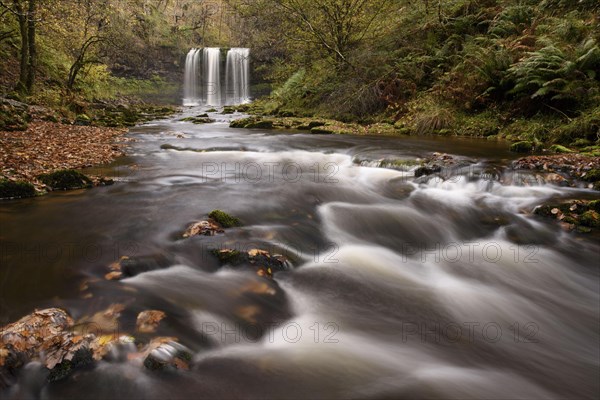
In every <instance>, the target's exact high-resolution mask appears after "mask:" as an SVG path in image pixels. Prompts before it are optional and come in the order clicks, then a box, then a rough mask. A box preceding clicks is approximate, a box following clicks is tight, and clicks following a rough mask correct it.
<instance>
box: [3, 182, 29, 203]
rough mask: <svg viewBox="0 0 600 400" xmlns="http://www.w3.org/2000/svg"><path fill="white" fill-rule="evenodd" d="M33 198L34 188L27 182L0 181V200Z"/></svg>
mask: <svg viewBox="0 0 600 400" xmlns="http://www.w3.org/2000/svg"><path fill="white" fill-rule="evenodd" d="M33 196H35V188H34V186H33V185H32V184H31V183H29V182H24V181H17V182H14V181H9V180H8V179H0V199H20V198H25V197H33Z"/></svg>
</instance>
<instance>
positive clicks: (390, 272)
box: [0, 109, 600, 399]
mask: <svg viewBox="0 0 600 400" xmlns="http://www.w3.org/2000/svg"><path fill="white" fill-rule="evenodd" d="M200 111H201V110H199V109H192V110H188V111H187V113H188V114H190V115H194V114H197V113H199V112H200ZM215 116H216V117H217V118H219V119H221V121H220V122H217V123H214V124H207V125H193V124H190V123H185V122H178V121H177V120H165V121H157V122H154V123H152V124H146V125H143V126H140V127H136V128H134V129H133V130H132V133H131V136H132V137H134V138H136V139H137V141H136V142H135V143H133V144H132V149H131V150H132V152H131V154H132V155H131V156H130V157H128V158H126V159H123V160H120V161H119V163H117V164H115V165H114V166H112V167H110V168H108V169H107V171H108V172H109V173H110V174H112V175H114V176H116V177H117V178H118V181H119V182H118V183H117V184H116V185H114V186H111V187H106V188H98V189H94V190H90V191H77V192H68V193H59V194H51V195H48V196H45V197H43V198H37V199H29V200H21V201H12V202H4V203H1V204H0V217H1V218H2V223H1V231H0V237H1V238H2V254H1V256H2V267H1V271H2V278H1V280H0V289H1V292H2V295H1V296H0V307H1V308H0V315H1V318H2V321H0V322H2V323H3V324H4V323H7V322H10V321H13V320H15V319H18V318H19V317H21V316H22V315H24V314H26V313H29V312H31V311H32V310H33V309H34V308H42V307H47V306H60V307H65V308H66V309H68V310H69V312H70V313H71V314H72V315H73V316H74V317H75V318H79V317H82V316H86V315H91V314H93V313H94V312H97V311H98V310H102V309H103V308H106V307H107V306H108V305H110V304H113V303H116V302H121V303H124V304H126V306H127V307H128V308H129V309H130V310H131V312H133V313H134V314H135V312H137V311H141V310H144V309H149V308H159V309H163V310H165V311H166V312H167V314H168V315H169V317H168V320H165V321H166V325H167V326H166V328H165V329H166V331H167V333H169V334H170V335H171V336H176V337H179V338H180V340H181V342H182V343H184V344H185V345H186V346H188V347H190V348H191V349H193V350H194V352H195V354H196V355H195V359H194V368H193V369H192V371H189V372H178V373H155V372H149V371H145V370H144V369H143V368H141V367H140V366H139V365H136V364H135V363H132V362H113V363H108V362H102V363H100V364H99V365H98V366H97V367H96V368H94V369H91V370H84V371H81V372H78V373H77V374H76V375H75V376H73V377H71V378H70V379H68V380H66V381H63V382H60V383H55V384H51V385H41V384H40V383H39V382H40V378H39V376H38V375H39V369H36V366H35V365H32V366H30V367H29V368H28V369H27V370H26V371H25V372H24V373H23V374H22V376H21V379H20V382H19V384H18V385H17V386H16V387H14V388H13V390H12V392H10V393H6V395H9V396H12V397H19V396H21V397H41V398H49V399H52V398H68V397H73V398H108V397H111V398H157V399H158V398H165V397H167V398H189V397H194V398H198V397H207V398H214V397H224V398H306V397H311V398H394V399H395V398H461V399H463V398H492V399H497V398H503V399H506V398H565V397H568V398H596V397H597V396H598V394H599V385H598V380H597V376H598V372H599V368H600V363H599V346H598V313H599V305H598V304H599V300H600V299H599V282H600V281H599V279H598V254H599V250H600V248H599V246H598V245H597V243H596V242H595V239H597V238H596V237H585V236H579V235H576V234H567V233H563V232H561V231H560V229H559V228H558V227H557V226H556V225H555V224H553V223H551V222H549V221H543V220H540V219H537V218H535V217H533V216H532V215H531V214H530V212H531V211H532V210H533V208H534V207H535V206H536V205H539V204H541V203H542V202H544V201H545V200H547V199H551V198H571V197H574V196H581V195H582V193H584V194H585V196H588V197H590V198H594V195H593V194H591V193H590V192H589V191H584V190H578V189H569V188H559V187H556V186H551V185H546V184H544V183H543V182H539V180H538V179H536V177H534V176H530V175H527V174H524V173H518V174H516V173H513V172H511V171H509V170H507V169H505V166H506V165H508V164H509V163H510V160H511V159H512V158H513V157H514V155H513V154H511V153H509V152H508V151H507V145H506V144H505V143H498V142H487V141H481V140H467V139H448V138H384V137H353V136H337V135H336V136H321V135H310V134H306V133H303V132H295V133H294V132H292V133H290V132H277V131H261V130H238V129H231V128H228V120H229V119H230V118H235V117H237V116H233V117H229V116H221V115H215ZM178 118H181V117H178ZM178 136H179V137H178ZM436 151H437V152H445V153H449V154H452V155H453V156H455V157H456V158H457V159H459V160H462V161H461V162H460V163H459V165H458V167H457V168H454V169H448V170H444V171H443V173H442V178H439V177H431V178H427V177H423V178H418V179H415V178H414V174H413V170H414V168H415V167H414V166H412V165H413V164H414V162H410V161H409V160H417V159H418V158H420V157H426V156H428V155H430V154H431V153H432V152H436ZM390 160H404V161H405V162H404V163H402V164H401V165H400V164H396V169H391V168H383V167H385V166H388V167H389V166H390V165H391V164H390ZM596 197H597V196H596ZM216 208H219V209H223V210H226V211H227V212H229V213H231V214H233V215H236V216H238V217H239V218H240V219H241V220H242V221H243V222H244V226H243V227H242V228H236V229H231V230H228V231H227V233H226V234H225V235H223V236H216V237H210V238H207V237H202V238H199V237H196V238H191V239H188V240H180V239H179V237H180V235H181V233H182V232H183V231H184V230H185V228H186V226H187V225H188V224H189V223H191V222H193V221H196V220H198V219H202V218H205V217H206V214H207V213H208V212H210V211H211V210H213V209H216ZM220 247H229V248H236V249H244V248H246V249H251V248H264V249H268V250H272V251H274V252H279V253H283V254H285V255H287V256H288V257H289V258H290V259H291V260H292V261H293V265H294V268H293V270H290V271H286V272H281V273H278V274H276V275H275V281H276V282H277V284H278V286H279V287H280V288H281V291H282V292H281V293H280V294H281V296H277V301H275V300H273V301H271V300H269V297H268V296H266V297H265V296H262V295H259V294H257V293H256V292H252V290H253V289H248V288H249V287H250V288H253V287H258V286H257V285H260V284H261V282H262V281H261V278H258V277H256V276H254V274H253V273H249V272H244V271H239V270H232V269H228V268H224V269H223V268H219V267H218V263H217V261H216V259H214V258H213V257H212V256H211V255H210V254H209V250H210V249H212V248H220ZM157 253H159V254H164V255H166V256H168V257H169V258H170V259H171V260H172V262H171V263H172V265H173V266H172V267H170V268H168V269H165V270H161V271H154V272H149V273H145V274H142V275H138V276H136V277H134V278H130V279H127V280H125V281H122V282H118V283H117V282H107V281H104V279H103V275H104V274H105V273H106V266H107V265H108V264H109V263H111V262H113V261H115V260H116V259H118V258H119V257H120V256H122V255H128V256H132V255H146V254H157ZM82 282H86V283H87V285H86V287H83V288H82ZM81 289H84V290H81ZM257 327H258V328H259V329H258V330H256V329H254V328H257ZM123 329H124V330H126V328H123Z"/></svg>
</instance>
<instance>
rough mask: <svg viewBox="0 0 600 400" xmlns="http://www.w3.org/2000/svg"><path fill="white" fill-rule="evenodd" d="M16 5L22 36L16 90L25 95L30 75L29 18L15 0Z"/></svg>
mask: <svg viewBox="0 0 600 400" xmlns="http://www.w3.org/2000/svg"><path fill="white" fill-rule="evenodd" d="M14 5H15V10H16V12H17V19H18V21H19V33H20V34H21V68H20V73H19V82H17V87H16V90H17V91H18V92H21V93H23V92H26V91H27V76H28V74H29V73H28V70H29V34H28V30H27V16H26V15H25V12H24V10H23V7H21V3H19V0H15V1H14Z"/></svg>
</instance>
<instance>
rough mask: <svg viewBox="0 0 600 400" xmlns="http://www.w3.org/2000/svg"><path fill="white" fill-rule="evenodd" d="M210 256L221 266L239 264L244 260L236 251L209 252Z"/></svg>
mask: <svg viewBox="0 0 600 400" xmlns="http://www.w3.org/2000/svg"><path fill="white" fill-rule="evenodd" d="M211 253H212V255H214V256H215V257H217V258H218V259H219V263H220V264H221V265H225V264H237V263H239V262H241V261H242V260H243V259H244V258H243V257H242V254H241V253H240V252H239V251H237V250H219V249H215V250H211Z"/></svg>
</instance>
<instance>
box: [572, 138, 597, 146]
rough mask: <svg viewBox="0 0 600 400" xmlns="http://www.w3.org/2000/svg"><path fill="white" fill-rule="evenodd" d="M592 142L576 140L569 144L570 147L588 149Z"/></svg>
mask: <svg viewBox="0 0 600 400" xmlns="http://www.w3.org/2000/svg"><path fill="white" fill-rule="evenodd" d="M591 145H592V142H591V141H590V140H587V139H577V140H576V141H574V142H573V143H571V144H570V146H572V147H588V146H591Z"/></svg>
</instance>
